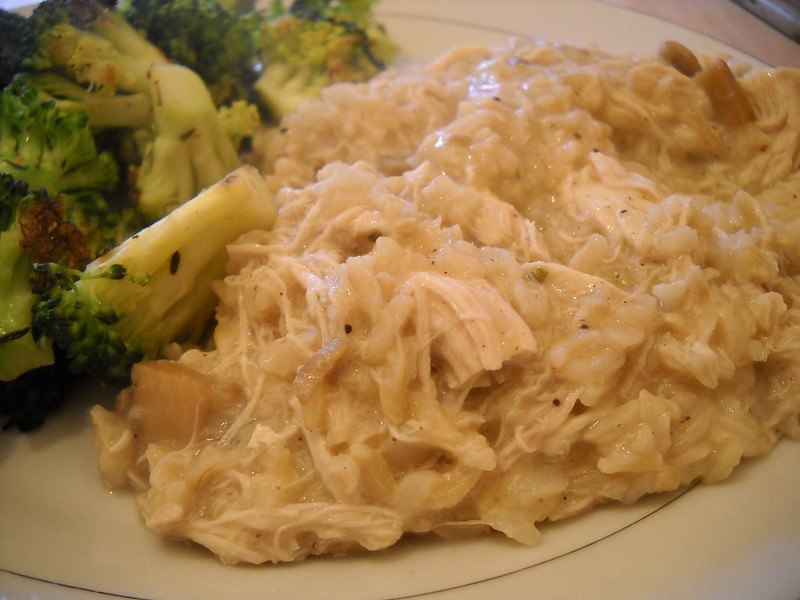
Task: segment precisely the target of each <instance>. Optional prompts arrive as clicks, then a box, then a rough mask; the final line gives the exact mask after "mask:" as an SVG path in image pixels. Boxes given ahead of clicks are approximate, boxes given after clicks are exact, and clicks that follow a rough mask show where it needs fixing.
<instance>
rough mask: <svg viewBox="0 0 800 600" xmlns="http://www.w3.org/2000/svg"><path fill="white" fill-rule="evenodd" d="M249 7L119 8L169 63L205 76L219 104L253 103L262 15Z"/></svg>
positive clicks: (193, 2)
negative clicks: (258, 36)
mask: <svg viewBox="0 0 800 600" xmlns="http://www.w3.org/2000/svg"><path fill="white" fill-rule="evenodd" d="M230 4H232V3H230ZM248 8H249V6H248V5H244V6H231V7H227V6H225V5H223V3H222V2H221V1H219V0H128V1H127V2H125V3H122V4H121V5H120V11H121V12H122V14H123V15H125V17H126V18H127V19H128V21H129V22H130V23H131V24H132V25H133V26H134V27H136V28H138V29H139V30H141V31H143V32H144V33H145V35H146V37H147V39H148V40H150V41H151V42H152V43H153V44H154V45H156V46H157V47H158V48H160V49H161V51H163V52H164V54H165V55H166V56H167V57H168V58H169V59H170V60H172V61H173V62H176V63H179V64H182V65H184V66H187V67H189V68H190V69H192V70H193V71H195V72H196V73H197V74H198V75H200V77H202V79H203V81H204V82H205V83H206V85H207V86H208V87H209V90H210V91H211V96H212V98H213V99H214V104H215V105H216V106H223V105H226V104H230V103H232V102H234V101H236V100H247V101H249V100H250V99H251V96H252V95H253V92H252V88H253V84H254V83H255V80H256V77H257V71H256V67H257V64H256V63H257V60H258V44H257V34H258V27H259V24H260V22H261V19H262V17H261V16H260V15H259V14H257V13H255V12H248V11H247V9H248ZM243 11H245V12H243Z"/></svg>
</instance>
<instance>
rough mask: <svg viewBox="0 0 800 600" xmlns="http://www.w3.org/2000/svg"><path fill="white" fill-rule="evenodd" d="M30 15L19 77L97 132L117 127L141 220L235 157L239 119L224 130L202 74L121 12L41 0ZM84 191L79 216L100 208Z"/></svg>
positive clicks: (158, 213) (70, 0)
mask: <svg viewBox="0 0 800 600" xmlns="http://www.w3.org/2000/svg"><path fill="white" fill-rule="evenodd" d="M153 10H155V5H153ZM220 10H222V9H220ZM225 14H226V15H228V16H229V17H230V18H231V19H234V20H235V17H234V16H233V15H229V14H228V13H227V12H226V13H225ZM165 18H166V17H165ZM30 21H31V31H32V32H33V33H32V34H31V36H32V37H33V39H35V40H37V41H38V45H37V50H36V52H35V54H34V55H33V56H32V58H30V59H29V60H27V61H26V63H25V64H26V65H27V71H26V72H25V73H24V74H22V75H20V76H18V77H17V78H16V80H15V81H21V82H22V83H23V84H24V85H27V86H28V87H31V88H34V89H35V90H37V92H38V93H39V95H40V96H41V97H42V98H43V99H48V100H49V101H51V102H53V103H54V104H55V106H57V107H58V108H60V109H62V110H63V111H65V112H70V111H71V112H74V113H75V114H76V115H82V116H81V118H85V119H87V123H88V125H89V128H90V130H91V133H93V134H94V135H95V137H96V138H98V137H99V136H101V135H104V136H113V140H114V142H115V143H113V144H111V145H110V146H109V147H111V148H113V150H114V153H115V158H116V160H117V162H118V163H120V164H121V166H122V167H123V169H124V171H123V173H124V187H125V193H124V194H122V195H124V197H125V198H126V200H127V201H128V202H130V203H133V204H135V205H136V206H137V209H138V210H139V212H140V213H141V214H142V215H143V216H144V218H145V219H146V220H147V221H149V222H152V221H153V220H155V219H158V218H160V217H162V216H163V215H165V214H167V213H168V212H169V211H170V210H171V209H172V208H174V207H175V206H178V205H179V204H181V203H182V202H185V201H186V200H188V199H189V198H191V197H193V196H194V195H196V194H197V193H198V192H200V191H201V190H202V189H204V188H205V187H207V186H209V185H211V184H212V183H214V182H216V181H218V180H219V179H221V178H222V177H224V176H225V175H227V174H228V173H230V172H231V171H232V170H234V169H235V168H237V167H238V166H239V165H240V164H241V162H242V161H241V159H240V157H239V155H238V146H237V145H235V144H234V141H235V142H236V143H237V144H238V143H240V142H241V139H242V138H243V137H244V135H245V134H244V133H243V132H242V129H241V128H242V125H241V123H237V121H236V119H230V123H229V125H230V128H231V134H230V135H227V133H226V126H225V125H224V124H223V122H222V118H221V116H220V114H219V113H218V111H217V106H216V105H215V104H214V102H213V99H212V98H211V96H210V93H209V90H208V87H207V86H206V84H205V82H204V81H203V80H202V78H201V77H200V76H199V75H198V74H196V73H195V72H194V71H192V70H191V69H189V68H187V67H185V66H179V65H178V64H176V63H171V62H170V61H169V60H168V59H167V57H166V56H165V55H164V53H162V52H161V51H160V50H159V49H158V48H157V47H156V46H154V45H153V44H152V43H151V42H150V41H149V40H148V39H147V38H146V37H145V36H144V35H143V34H142V33H141V32H140V31H138V30H137V29H135V28H134V27H133V26H132V25H131V24H130V23H128V21H127V20H126V19H125V17H124V15H123V14H122V13H120V12H119V11H117V10H115V9H113V8H107V7H106V6H104V5H102V4H100V3H98V2H97V1H96V0H45V1H44V2H42V3H41V4H40V5H39V6H38V7H37V9H36V10H35V11H34V13H33V15H32V16H31V18H30ZM208 26H209V28H210V27H211V25H210V24H209V25H208ZM209 34H210V30H209ZM237 106H238V105H237ZM228 110H230V111H233V112H234V113H239V112H240V110H241V109H239V108H235V107H232V108H229V109H228ZM254 110H255V109H254ZM241 112H244V111H241ZM242 120H243V119H242V118H239V121H242ZM107 139H112V137H107ZM81 172H85V171H84V170H81ZM83 187H84V188H85V187H86V186H83ZM81 199H82V200H83V201H84V202H82V203H81V207H82V209H83V210H82V211H81V214H82V215H93V214H95V213H97V212H99V213H101V214H102V213H103V211H102V210H99V211H96V210H95V209H94V207H95V201H96V200H98V198H97V197H96V196H95V197H92V196H91V195H87V194H83V195H81ZM70 204H71V203H70V202H67V205H68V207H69V206H70ZM70 218H72V217H71V216H70ZM102 229H103V230H112V229H113V227H111V224H105V223H104V224H103V225H102Z"/></svg>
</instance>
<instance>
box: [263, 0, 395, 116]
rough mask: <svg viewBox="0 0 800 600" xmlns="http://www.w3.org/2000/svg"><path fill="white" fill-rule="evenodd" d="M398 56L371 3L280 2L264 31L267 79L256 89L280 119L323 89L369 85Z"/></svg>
mask: <svg viewBox="0 0 800 600" xmlns="http://www.w3.org/2000/svg"><path fill="white" fill-rule="evenodd" d="M396 51H397V47H396V45H395V44H394V42H393V41H392V40H391V39H390V38H389V36H388V34H387V32H386V30H385V29H384V28H383V27H382V26H381V25H380V24H379V23H378V22H377V21H376V20H375V18H374V15H373V13H372V2H371V1H370V0H313V1H308V0H295V2H293V3H292V4H291V6H290V7H289V8H288V9H287V8H285V7H284V5H283V3H282V2H280V1H278V0H276V1H274V2H273V3H272V8H271V12H270V16H269V18H268V19H266V20H264V21H263V22H262V24H261V27H260V30H259V52H260V54H261V60H262V63H263V69H262V73H261V75H260V76H259V78H258V80H257V81H256V83H255V86H254V87H255V89H256V91H257V92H258V93H259V95H260V96H261V99H262V101H263V102H264V103H265V104H266V106H267V107H268V108H269V110H270V111H271V113H272V115H273V116H274V118H275V119H280V118H282V117H283V116H284V115H286V114H287V113H289V112H291V111H293V110H294V109H295V108H296V107H297V106H298V105H299V104H300V103H301V102H304V101H305V100H308V99H311V98H316V97H317V96H319V95H320V93H321V91H322V88H324V87H325V86H327V85H330V84H332V83H336V82H339V81H355V82H358V81H365V80H367V79H369V78H370V77H372V76H374V75H375V74H377V73H378V72H379V71H381V70H383V69H384V68H385V67H386V65H387V64H388V63H390V62H391V61H392V60H393V58H394V56H395V54H396Z"/></svg>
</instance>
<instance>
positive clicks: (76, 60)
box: [25, 0, 167, 95]
mask: <svg viewBox="0 0 800 600" xmlns="http://www.w3.org/2000/svg"><path fill="white" fill-rule="evenodd" d="M30 22H31V31H32V37H33V39H34V40H35V45H36V49H35V51H34V52H33V54H32V56H31V57H30V58H28V59H27V60H26V61H25V62H26V66H27V67H28V69H30V70H34V71H55V72H60V73H62V74H64V75H65V76H66V77H67V78H69V79H71V80H73V81H75V82H78V83H80V84H84V85H85V86H86V87H89V88H91V89H92V90H94V91H96V92H98V93H107V94H109V95H113V94H115V93H117V91H118V90H121V91H123V92H142V91H145V90H147V87H148V83H147V71H148V69H149V68H150V65H152V64H153V63H156V62H166V61H167V58H166V57H165V56H164V54H163V53H162V52H161V51H160V50H159V49H158V48H156V47H155V46H154V45H153V44H151V43H150V42H149V41H148V40H147V39H146V38H145V37H144V36H143V35H142V34H141V33H139V32H138V31H137V30H136V29H134V28H133V27H132V26H131V25H130V24H129V23H128V22H127V21H126V20H125V18H124V17H123V16H122V15H121V14H120V13H118V12H117V11H115V10H111V9H108V8H107V7H106V6H104V5H103V4H101V3H100V2H98V1H96V0H45V1H44V2H42V3H41V4H39V5H38V6H37V7H36V9H35V10H34V11H33V14H32V15H31V17H30Z"/></svg>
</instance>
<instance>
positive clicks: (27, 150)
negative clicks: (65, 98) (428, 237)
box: [0, 80, 119, 194]
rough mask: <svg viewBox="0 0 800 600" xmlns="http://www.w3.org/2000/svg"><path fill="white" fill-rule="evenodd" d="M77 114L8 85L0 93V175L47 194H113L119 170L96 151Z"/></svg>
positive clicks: (27, 89)
mask: <svg viewBox="0 0 800 600" xmlns="http://www.w3.org/2000/svg"><path fill="white" fill-rule="evenodd" d="M87 125H88V123H87V117H86V115H85V114H83V113H79V112H78V113H73V112H69V111H64V110H61V109H59V108H58V107H56V106H55V104H54V103H53V102H50V101H46V100H45V101H40V100H39V97H38V94H37V92H36V90H35V89H33V88H32V87H30V86H29V85H27V84H26V83H25V82H24V81H23V80H17V81H14V82H13V83H12V84H11V85H10V86H9V87H7V88H6V89H5V90H4V91H3V92H2V93H0V172H3V173H8V174H10V175H12V176H13V177H14V178H16V179H21V180H22V181H25V182H26V183H27V184H28V185H29V186H30V187H31V188H33V189H38V188H44V189H46V190H47V191H48V192H49V193H51V194H56V193H59V192H70V191H74V190H85V189H95V190H99V191H109V190H113V189H114V187H115V186H116V185H117V183H118V181H119V166H118V165H117V163H116V161H115V160H114V158H113V157H112V156H111V154H109V153H107V152H98V151H97V147H96V146H95V142H94V137H93V135H92V132H91V130H90V129H89V128H88V126H87Z"/></svg>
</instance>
